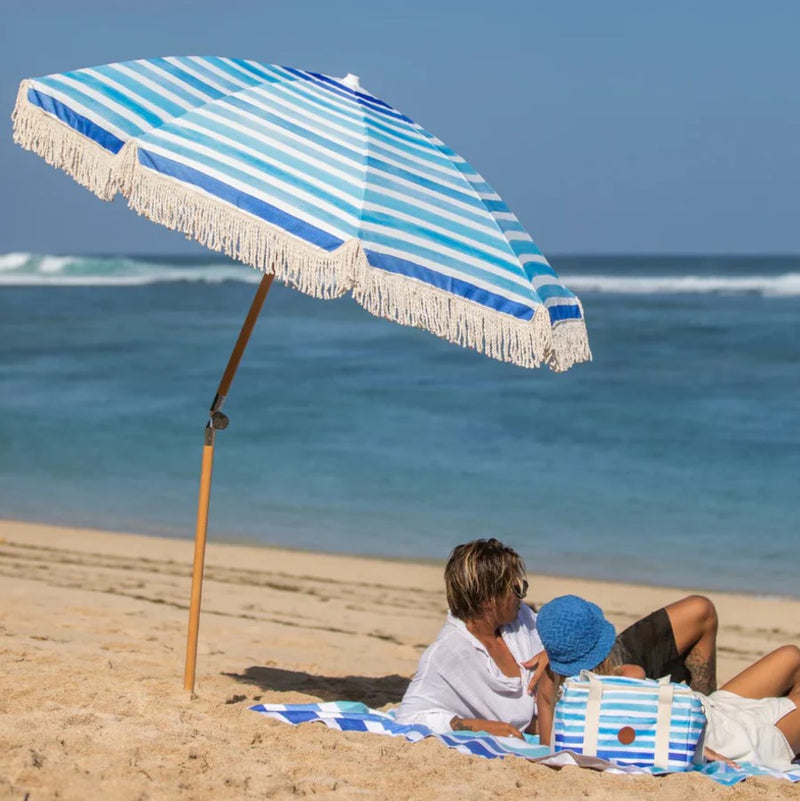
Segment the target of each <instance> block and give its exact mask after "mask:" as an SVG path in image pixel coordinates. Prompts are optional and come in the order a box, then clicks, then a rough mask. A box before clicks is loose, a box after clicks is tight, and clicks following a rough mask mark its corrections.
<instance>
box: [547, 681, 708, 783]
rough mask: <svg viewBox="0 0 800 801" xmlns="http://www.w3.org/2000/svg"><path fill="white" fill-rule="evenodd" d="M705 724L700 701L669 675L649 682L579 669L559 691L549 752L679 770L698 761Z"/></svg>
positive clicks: (701, 756) (700, 757)
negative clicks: (576, 754) (571, 753)
mask: <svg viewBox="0 0 800 801" xmlns="http://www.w3.org/2000/svg"><path fill="white" fill-rule="evenodd" d="M705 725H706V716H705V713H704V712H703V705H702V703H701V702H700V699H699V698H698V697H697V696H696V695H695V694H694V693H693V692H692V691H691V690H690V689H689V688H688V687H687V686H686V685H685V684H671V683H670V681H669V676H667V677H665V678H663V679H660V680H658V681H655V680H653V679H629V678H624V677H622V676H598V675H596V674H595V673H591V672H589V671H588V670H584V671H581V674H580V676H573V677H572V678H569V679H566V680H565V681H564V683H563V685H562V686H561V688H560V690H559V698H558V700H557V701H556V704H555V709H554V711H553V735H552V737H551V739H550V742H551V743H552V744H553V749H554V750H555V751H574V752H576V753H578V754H585V755H586V756H596V757H600V758H601V759H609V760H613V761H614V762H617V763H619V764H620V765H637V766H639V767H655V768H659V769H661V770H665V771H682V770H691V769H692V766H693V765H694V764H697V763H702V761H703V734H704V731H705Z"/></svg>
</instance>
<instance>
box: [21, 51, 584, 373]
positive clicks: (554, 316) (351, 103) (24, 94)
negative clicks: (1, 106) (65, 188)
mask: <svg viewBox="0 0 800 801" xmlns="http://www.w3.org/2000/svg"><path fill="white" fill-rule="evenodd" d="M14 122H15V139H16V140H17V141H18V142H19V143H20V144H22V145H23V146H24V147H28V148H30V149H33V150H35V151H36V152H38V153H40V154H41V155H42V156H44V157H45V158H46V159H47V160H48V161H49V162H51V163H53V164H55V165H56V166H60V167H62V168H63V169H65V170H67V171H68V172H69V173H70V174H72V175H73V177H75V178H76V180H78V181H79V182H80V183H82V184H84V185H86V186H88V187H89V188H90V189H92V190H93V191H95V192H96V193H97V194H98V195H99V196H101V197H103V198H105V199H110V198H111V197H113V196H114V194H116V192H118V191H119V192H122V194H123V195H125V196H126V197H127V198H128V201H129V204H130V205H131V206H132V207H133V208H134V209H136V210H137V211H139V212H140V213H142V214H144V215H146V216H148V217H150V218H151V219H153V220H155V221H156V222H159V223H161V224H164V225H167V226H168V227H170V228H174V229H178V230H181V231H183V232H184V233H186V234H188V235H190V236H193V237H195V238H197V239H198V240H199V241H201V242H202V243H203V244H206V245H207V246H209V247H212V248H214V249H217V250H221V251H224V252H226V253H228V254H229V255H231V256H233V257H234V258H238V259H240V260H242V261H244V262H246V263H249V264H251V265H252V266H254V267H257V268H259V269H262V270H265V271H268V272H274V273H276V275H278V277H280V278H282V279H283V280H285V281H287V282H289V283H291V284H293V285H294V286H296V287H298V288H299V289H301V290H302V291H305V292H308V293H310V294H315V295H318V296H323V297H333V296H337V295H341V294H343V293H344V292H347V291H350V292H352V294H353V296H354V297H355V298H356V299H357V300H358V301H359V302H360V303H361V304H362V305H364V306H365V308H367V309H368V310H370V311H371V312H373V313H374V314H378V315H380V316H385V317H389V318H390V319H394V320H397V321H398V322H401V323H404V324H408V325H415V326H420V327H424V328H427V329H428V330H431V331H432V332H433V333H436V334H437V335H440V336H443V337H445V338H447V339H450V340H451V341H454V342H458V343H459V344H461V345H464V346H469V347H474V348H476V349H478V350H481V351H483V352H485V353H487V354H488V355H490V356H493V357H495V358H499V359H503V360H506V361H511V362H514V363H517V364H521V365H523V366H537V365H538V364H541V363H547V364H549V365H550V366H551V367H552V368H553V369H556V370H562V369H567V368H568V367H569V366H571V365H572V364H573V363H575V362H579V361H584V360H586V359H589V358H591V354H590V352H589V348H588V342H587V338H586V330H585V325H584V322H583V312H582V309H581V305H580V302H579V301H578V299H577V298H576V297H575V295H574V294H573V293H572V292H570V291H569V290H568V289H567V288H566V287H564V286H563V285H562V284H561V283H560V282H559V280H558V278H557V277H556V275H555V273H554V271H553V269H552V268H551V267H550V265H549V264H548V262H547V259H546V258H545V257H544V256H543V255H542V253H541V252H540V250H539V249H538V248H537V246H536V245H535V244H534V242H533V240H532V239H531V237H530V236H529V235H528V233H527V232H526V231H525V230H524V228H523V227H522V225H521V224H520V222H519V220H517V218H516V217H515V216H514V214H513V213H512V212H511V211H510V210H509V208H508V207H507V206H506V205H505V203H504V202H503V201H502V199H501V198H500V197H499V196H498V195H497V194H496V193H495V192H494V191H493V190H492V188H491V187H490V186H489V184H488V183H486V181H484V180H483V178H482V177H481V176H480V175H478V173H477V172H475V170H474V169H473V168H472V167H471V166H470V165H469V164H468V163H467V162H466V161H464V159H463V158H461V157H460V156H458V155H457V154H456V153H454V152H453V151H452V150H451V149H450V148H448V147H447V146H446V145H445V144H444V143H443V142H441V141H440V140H439V139H437V138H436V137H434V136H433V135H431V134H430V133H428V132H427V131H426V130H424V129H423V128H422V127H420V126H419V125H417V124H416V123H415V122H413V121H412V120H411V119H409V118H408V117H406V116H405V115H403V114H401V113H400V112H398V111H396V110H395V109H393V108H392V107H391V106H389V105H387V104H386V103H384V102H382V101H381V100H378V99H377V98H375V97H373V96H372V95H371V94H369V93H367V92H366V91H364V90H363V89H361V88H360V87H359V86H358V82H357V79H355V78H354V76H348V78H347V79H343V80H336V79H332V78H329V77H327V76H324V75H321V74H318V73H312V72H304V71H301V70H297V69H292V68H287V67H278V66H272V65H265V64H260V63H257V62H254V61H248V60H242V59H230V58H217V57H172V58H157V59H147V60H140V61H130V62H125V63H119V64H108V65H105V66H100V67H94V68H90V69H82V70H77V71H74V72H68V73H63V74H57V75H49V76H46V77H43V78H37V79H32V80H29V81H23V84H22V87H21V90H20V95H19V99H18V102H17V107H16V109H15V112H14Z"/></svg>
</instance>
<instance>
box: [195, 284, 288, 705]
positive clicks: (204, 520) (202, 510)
mask: <svg viewBox="0 0 800 801" xmlns="http://www.w3.org/2000/svg"><path fill="white" fill-rule="evenodd" d="M274 277H275V276H274V275H272V274H270V273H265V275H264V277H263V278H262V279H261V283H260V284H259V285H258V290H257V291H256V295H255V297H254V298H253V302H252V304H251V305H250V311H249V312H248V313H247V317H246V318H245V320H244V323H242V330H241V331H240V332H239V338H238V339H237V340H236V344H235V345H234V346H233V351H232V352H231V355H230V358H229V359H228V366H227V367H226V368H225V372H224V373H223V375H222V380H221V381H220V382H219V388H218V389H217V394H216V395H215V397H214V401H213V402H212V404H211V409H210V411H209V421H208V423H206V427H205V434H204V441H203V462H202V466H201V469H200V495H199V498H198V501H197V528H196V530H195V541H194V566H193V568H192V595H191V601H190V603H189V631H188V634H187V638H186V668H185V670H184V674H183V686H184V688H185V689H187V690H189V691H190V692H194V678H195V666H196V665H197V633H198V630H199V627H200V599H201V597H202V595H203V567H204V565H205V557H206V535H207V533H208V507H209V503H210V500H211V473H212V469H213V466H214V438H215V435H216V431H217V430H221V429H224V428H227V427H228V418H227V417H226V416H225V415H224V414H223V413H222V405H223V403H225V398H226V396H227V394H228V390H229V389H230V386H231V383H232V382H233V377H234V376H235V375H236V369H237V368H238V367H239V362H240V361H241V360H242V354H243V353H244V349H245V348H246V347H247V342H248V340H249V339H250V334H252V333H253V328H254V326H255V324H256V320H257V319H258V315H259V313H260V312H261V307H262V306H263V305H264V300H265V299H266V297H267V292H269V288H270V286H272V279H273V278H274Z"/></svg>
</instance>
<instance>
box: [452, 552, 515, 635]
mask: <svg viewBox="0 0 800 801" xmlns="http://www.w3.org/2000/svg"><path fill="white" fill-rule="evenodd" d="M524 576H525V563H524V562H523V561H522V558H521V557H520V556H519V554H518V553H517V552H516V551H515V550H514V549H513V548H509V547H508V546H507V545H503V543H502V542H500V541H499V540H496V539H494V538H492V539H488V540H473V541H472V542H467V543H464V544H463V545H457V546H456V547H455V548H453V552H452V553H451V554H450V558H449V559H448V560H447V566H446V567H445V569H444V584H445V590H446V592H447V605H448V606H449V607H450V612H451V613H452V614H453V616H454V617H457V618H458V619H459V620H464V621H467V620H477V619H479V618H481V617H483V615H485V614H486V612H487V611H488V606H489V605H490V604H491V603H492V602H493V601H495V600H497V599H498V598H501V597H502V596H503V595H505V594H506V593H507V592H508V591H509V590H510V589H511V588H512V587H513V586H514V582H515V581H517V579H520V578H523V577H524Z"/></svg>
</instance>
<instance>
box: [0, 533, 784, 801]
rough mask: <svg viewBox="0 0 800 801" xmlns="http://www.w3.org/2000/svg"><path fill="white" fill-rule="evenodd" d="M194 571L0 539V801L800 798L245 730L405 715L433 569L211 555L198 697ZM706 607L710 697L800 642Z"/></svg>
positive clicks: (753, 620) (36, 536) (63, 540)
mask: <svg viewBox="0 0 800 801" xmlns="http://www.w3.org/2000/svg"><path fill="white" fill-rule="evenodd" d="M192 555H193V545H192V542H191V541H189V540H171V539H161V538H155V537H142V536H136V535H128V534H116V533H104V532H96V531H86V530H79V529H70V528H61V527H54V526H44V525H36V524H29V523H18V522H11V521H0V574H1V575H2V595H1V596H0V597H2V606H1V607H0V627H1V628H0V636H2V640H1V643H2V645H1V647H0V660H2V663H1V664H0V671H2V672H1V673H0V676H1V677H2V678H0V798H2V799H18V800H19V801H23V799H28V801H39V799H53V798H58V799H67V800H69V799H82V800H83V799H93V798H109V799H114V800H115V801H127V799H131V800H133V799H171V798H176V799H212V798H213V799H215V800H216V799H218V800H219V801H222V799H247V798H290V797H295V796H314V797H316V798H322V799H326V798H341V799H345V798H384V799H394V798H398V799H401V798H402V799H420V800H421V801H422V800H423V799H438V798H441V797H453V796H457V797H459V798H466V799H494V798H509V799H511V798H514V799H519V798H541V799H548V801H559V800H560V799H576V798H596V799H615V801H625V799H631V800H632V799H640V798H647V799H675V801H677V799H684V798H687V797H697V798H703V799H706V798H714V797H723V796H724V797H726V798H728V797H730V798H736V799H765V798H768V799H776V798H793V799H795V798H797V799H800V784H797V785H792V784H790V783H789V782H787V781H784V780H780V779H772V778H769V779H768V778H755V779H749V780H747V781H746V782H744V783H742V784H740V785H737V786H736V787H734V788H731V789H728V788H724V787H722V786H721V785H718V784H716V783H714V782H712V781H711V780H709V779H707V778H704V777H702V776H697V775H672V776H667V777H662V778H653V777H647V776H640V777H629V776H613V775H609V774H601V773H595V772H592V771H589V770H584V769H580V768H565V769H562V770H554V769H551V768H546V767H543V766H541V765H534V764H532V763H529V762H526V761H525V760H522V759H515V758H508V759H505V760H485V759H481V758H478V757H468V756H462V755H460V754H458V753H455V752H453V751H450V750H448V749H447V748H445V747H444V746H443V745H441V744H440V743H438V742H435V741H433V740H428V741H424V742H421V743H417V744H410V743H407V742H405V741H403V740H401V739H399V738H390V737H378V736H375V735H368V734H357V733H343V732H337V731H331V730H328V729H327V728H325V727H324V726H322V725H319V724H308V725H303V726H299V727H292V726H288V725H286V724H283V723H279V722H276V721H272V720H268V719H266V718H264V717H263V716H260V715H257V714H255V713H253V712H249V711H248V707H249V706H251V705H252V704H254V703H258V702H266V703H269V702H277V703H296V702H310V701H318V700H325V701H331V700H345V699H346V700H357V701H363V702H364V703H366V704H369V705H370V706H374V707H384V706H385V705H389V704H393V703H396V702H397V701H399V699H400V697H401V696H402V694H403V691H404V689H405V687H406V685H407V683H408V680H409V678H410V677H411V675H412V674H413V672H414V669H415V667H416V664H417V660H418V658H419V655H420V653H421V652H422V650H423V649H424V648H425V646H426V645H427V644H428V643H429V642H430V641H431V640H432V639H433V638H434V637H435V635H436V633H437V631H438V630H439V628H440V626H441V624H442V621H443V618H444V615H445V601H444V593H443V586H442V566H441V565H426V564H413V563H405V562H397V561H385V560H376V559H366V558H355V557H343V556H331V555H323V554H316V553H303V552H293V551H286V550H277V549H271V548H256V547H246V546H238V545H222V544H217V543H211V544H209V547H208V552H207V558H206V572H205V576H206V580H205V585H204V597H203V613H202V616H201V623H200V644H199V654H198V666H197V687H196V693H195V695H194V696H192V695H190V694H189V693H187V692H186V691H184V689H183V664H184V654H185V638H186V626H187V609H188V597H189V586H190V574H191V560H192ZM530 581H531V590H530V592H529V600H530V601H533V602H535V603H543V602H545V601H547V600H549V599H550V598H552V597H553V596H555V595H559V594H562V593H564V592H575V593H578V594H581V595H584V596H585V597H587V598H589V599H591V600H593V601H595V602H597V603H598V604H600V605H601V606H602V607H603V608H604V609H605V610H606V611H607V613H608V614H609V617H610V618H611V620H612V621H613V622H614V623H615V624H616V625H617V626H618V627H622V626H624V625H626V624H628V623H629V622H631V621H632V620H633V619H635V618H636V617H639V616H641V615H643V614H645V613H647V612H649V611H651V610H652V609H655V608H657V607H659V606H661V605H663V604H664V603H667V602H669V601H671V600H675V599H677V598H678V597H680V596H681V595H684V594H686V592H687V591H686V590H676V589H669V588H655V587H645V586H635V585H627V584H619V583H610V582H599V581H584V580H577V579H564V578H553V577H545V576H538V575H535V574H534V575H531V576H530ZM707 594H708V595H709V596H710V597H711V598H712V599H713V600H714V602H715V603H716V605H717V609H718V611H719V615H720V620H721V627H720V632H719V646H720V653H719V673H720V680H721V681H724V680H726V679H727V678H730V677H731V676H732V675H734V674H735V673H736V672H737V671H738V670H739V669H740V668H741V667H743V666H744V665H746V664H748V663H749V662H751V661H752V660H753V659H755V658H757V657H758V656H760V655H762V654H763V653H765V652H767V651H769V650H771V649H772V648H774V647H776V646H777V645H779V644H782V643H786V642H793V643H800V601H798V600H787V599H772V598H756V597H751V596H745V595H735V594H726V593H717V592H714V593H707Z"/></svg>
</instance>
